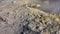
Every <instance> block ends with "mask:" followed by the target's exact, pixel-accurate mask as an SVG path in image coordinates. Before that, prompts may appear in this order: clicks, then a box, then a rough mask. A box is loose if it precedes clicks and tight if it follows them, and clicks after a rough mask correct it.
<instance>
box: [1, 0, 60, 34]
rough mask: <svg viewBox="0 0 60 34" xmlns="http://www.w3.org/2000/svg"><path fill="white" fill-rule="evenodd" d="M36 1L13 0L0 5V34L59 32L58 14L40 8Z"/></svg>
mask: <svg viewBox="0 0 60 34" xmlns="http://www.w3.org/2000/svg"><path fill="white" fill-rule="evenodd" d="M38 1H39V0H38ZM38 1H36V0H14V1H12V2H11V3H10V4H8V5H7V6H4V7H2V8H1V7H0V34H59V32H60V16H59V15H58V14H53V13H49V12H45V10H42V9H41V6H42V5H43V4H44V3H42V2H41V3H40V2H38Z"/></svg>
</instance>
